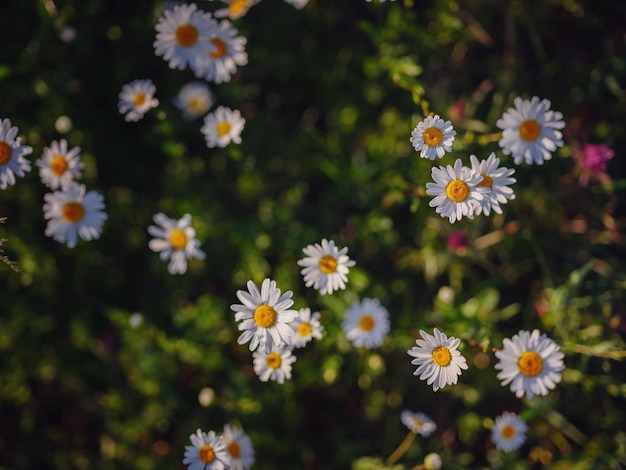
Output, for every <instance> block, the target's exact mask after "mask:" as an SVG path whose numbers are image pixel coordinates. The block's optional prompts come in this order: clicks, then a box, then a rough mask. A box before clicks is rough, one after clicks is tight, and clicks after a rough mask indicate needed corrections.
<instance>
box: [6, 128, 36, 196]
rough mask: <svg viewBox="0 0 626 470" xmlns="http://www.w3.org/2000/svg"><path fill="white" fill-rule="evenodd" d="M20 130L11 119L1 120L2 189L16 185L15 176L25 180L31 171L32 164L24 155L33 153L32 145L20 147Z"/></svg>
mask: <svg viewBox="0 0 626 470" xmlns="http://www.w3.org/2000/svg"><path fill="white" fill-rule="evenodd" d="M17 133H18V129H17V127H15V126H11V120H10V119H0V189H5V188H6V187H7V186H12V185H14V184H15V175H17V176H19V177H20V178H23V177H24V175H25V174H26V172H27V171H30V162H29V161H28V160H26V159H25V158H24V155H28V154H29V153H32V151H33V148H32V147H31V146H30V145H20V144H21V142H22V139H21V138H19V137H17V138H16V136H17Z"/></svg>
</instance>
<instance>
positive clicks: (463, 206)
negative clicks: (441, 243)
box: [426, 158, 489, 223]
mask: <svg viewBox="0 0 626 470" xmlns="http://www.w3.org/2000/svg"><path fill="white" fill-rule="evenodd" d="M431 175H432V178H433V180H435V182H434V183H426V194H429V195H431V196H435V198H434V199H432V200H431V201H430V203H429V204H428V205H429V206H430V207H434V208H435V212H436V213H437V214H440V215H441V217H448V219H449V220H450V223H454V222H456V221H457V220H461V218H462V217H463V216H466V217H468V218H470V219H473V218H474V211H475V210H476V208H477V207H478V206H479V205H480V204H481V202H482V200H483V197H484V196H483V193H486V192H489V188H487V187H485V186H478V183H480V182H481V181H482V180H483V177H482V176H481V175H479V174H475V173H474V172H473V171H472V170H471V169H470V168H467V167H465V166H463V163H462V162H461V159H460V158H457V160H456V162H454V168H453V167H452V166H451V165H446V166H445V167H444V166H440V167H439V168H435V167H433V169H432V170H431Z"/></svg>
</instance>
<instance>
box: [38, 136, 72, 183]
mask: <svg viewBox="0 0 626 470" xmlns="http://www.w3.org/2000/svg"><path fill="white" fill-rule="evenodd" d="M36 163H37V166H38V167H39V177H40V178H41V181H42V182H43V184H45V185H46V186H48V187H49V188H50V189H57V188H59V187H66V186H67V185H69V184H70V183H73V182H74V180H77V179H80V178H82V176H83V173H82V171H81V170H82V168H83V163H82V162H81V161H80V147H74V148H72V150H69V151H68V149H67V140H65V139H61V140H60V142H57V141H56V140H55V141H53V142H52V143H51V144H50V147H44V149H43V155H42V157H41V158H40V159H39V160H37V162H36Z"/></svg>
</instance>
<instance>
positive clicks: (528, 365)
mask: <svg viewBox="0 0 626 470" xmlns="http://www.w3.org/2000/svg"><path fill="white" fill-rule="evenodd" d="M517 368H518V369H519V371H520V373H521V374H522V375H525V376H526V377H535V376H536V375H538V374H539V373H540V372H541V371H542V370H543V360H542V359H541V356H539V354H537V353H536V352H535V351H524V352H523V353H522V354H521V355H520V357H519V359H518V360H517Z"/></svg>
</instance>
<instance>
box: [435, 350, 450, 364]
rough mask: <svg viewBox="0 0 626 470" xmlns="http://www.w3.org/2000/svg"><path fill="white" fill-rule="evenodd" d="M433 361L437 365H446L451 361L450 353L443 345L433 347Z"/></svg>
mask: <svg viewBox="0 0 626 470" xmlns="http://www.w3.org/2000/svg"><path fill="white" fill-rule="evenodd" d="M433 362H434V363H435V364H437V365H438V366H439V367H446V366H447V365H448V364H450V362H452V354H450V350H449V349H448V348H446V347H445V346H437V347H436V348H435V349H433Z"/></svg>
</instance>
